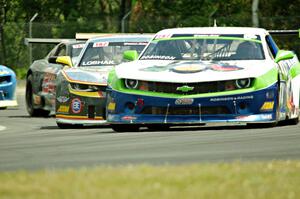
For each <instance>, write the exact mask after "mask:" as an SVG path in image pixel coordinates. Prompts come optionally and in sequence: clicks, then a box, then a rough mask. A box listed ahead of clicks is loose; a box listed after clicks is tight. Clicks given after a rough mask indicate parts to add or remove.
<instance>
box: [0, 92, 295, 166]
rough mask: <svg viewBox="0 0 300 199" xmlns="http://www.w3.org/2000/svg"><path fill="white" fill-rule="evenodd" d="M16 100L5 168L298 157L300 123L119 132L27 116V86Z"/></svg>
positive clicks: (2, 150)
mask: <svg viewBox="0 0 300 199" xmlns="http://www.w3.org/2000/svg"><path fill="white" fill-rule="evenodd" d="M18 102H19V106H18V107H16V108H9V109H7V110H0V170H1V171H9V170H35V169H46V168H48V169H53V168H56V169H59V168H76V167H86V166H95V165H124V164H126V165H127V164H137V163H145V164H154V165H157V164H159V165H160V164H186V163H197V162H223V161H226V162H227V161H260V160H263V161H269V160H287V159H300V130H299V129H300V124H298V125H294V126H278V127H275V128H262V129H247V128H246V127H244V126H221V127H216V126H211V127H180V128H179V127H178V128H171V129H170V130H169V131H163V132H159V131H155V132H153V131H152V132H151V131H148V130H147V129H142V130H141V132H129V133H115V132H113V131H112V130H111V129H110V128H109V127H97V128H82V129H59V128H58V127H57V126H56V123H55V119H54V118H53V117H51V118H30V117H29V116H28V114H27V112H26V110H25V105H24V89H19V90H18Z"/></svg>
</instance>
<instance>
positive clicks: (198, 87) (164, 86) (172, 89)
mask: <svg viewBox="0 0 300 199" xmlns="http://www.w3.org/2000/svg"><path fill="white" fill-rule="evenodd" d="M225 82H226V83H228V82H229V81H215V82H201V83H167V82H144V83H146V84H147V87H148V91H152V92H160V93H171V94H182V95H184V94H186V95H191V94H202V93H213V92H222V91H225V90H226V87H225V85H226V84H225ZM232 84H233V85H234V82H233V81H232ZM183 86H187V87H190V88H192V89H191V90H189V91H186V92H183V91H181V90H178V88H180V87H183Z"/></svg>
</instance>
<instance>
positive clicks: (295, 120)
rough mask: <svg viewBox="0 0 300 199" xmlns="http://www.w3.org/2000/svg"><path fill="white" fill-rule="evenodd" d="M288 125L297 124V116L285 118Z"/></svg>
mask: <svg viewBox="0 0 300 199" xmlns="http://www.w3.org/2000/svg"><path fill="white" fill-rule="evenodd" d="M286 123H287V124H288V125H297V124H298V123H299V117H297V118H293V119H288V120H286Z"/></svg>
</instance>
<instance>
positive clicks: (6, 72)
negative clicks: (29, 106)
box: [0, 65, 18, 109]
mask: <svg viewBox="0 0 300 199" xmlns="http://www.w3.org/2000/svg"><path fill="white" fill-rule="evenodd" d="M16 87H17V79H16V74H15V73H14V71H13V70H11V69H10V68H8V67H6V66H3V65H0V109H6V108H7V107H9V106H17V105H18V103H17V99H16Z"/></svg>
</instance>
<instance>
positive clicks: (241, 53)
mask: <svg viewBox="0 0 300 199" xmlns="http://www.w3.org/2000/svg"><path fill="white" fill-rule="evenodd" d="M140 59H142V60H152V59H159V60H262V59H265V57H264V53H263V49H262V44H261V40H260V37H259V36H258V35H173V36H171V37H169V38H165V37H161V36H159V35H157V36H156V37H155V39H154V40H152V42H151V43H150V45H149V46H148V48H147V49H146V50H145V51H144V53H143V54H142V56H141V57H140Z"/></svg>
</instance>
